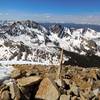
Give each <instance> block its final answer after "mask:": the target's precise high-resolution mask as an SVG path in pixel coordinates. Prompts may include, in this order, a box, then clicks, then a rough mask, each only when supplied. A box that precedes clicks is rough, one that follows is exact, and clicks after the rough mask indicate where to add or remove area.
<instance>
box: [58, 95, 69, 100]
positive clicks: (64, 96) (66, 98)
mask: <svg viewBox="0 0 100 100" xmlns="http://www.w3.org/2000/svg"><path fill="white" fill-rule="evenodd" d="M70 99H71V96H70V95H66V94H62V95H61V96H60V100H70Z"/></svg>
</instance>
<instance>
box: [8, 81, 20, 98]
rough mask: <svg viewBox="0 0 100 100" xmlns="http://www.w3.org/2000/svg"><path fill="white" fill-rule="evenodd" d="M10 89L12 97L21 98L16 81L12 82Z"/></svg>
mask: <svg viewBox="0 0 100 100" xmlns="http://www.w3.org/2000/svg"><path fill="white" fill-rule="evenodd" d="M9 89H10V94H11V98H12V99H16V100H20V98H21V95H20V90H19V88H18V86H17V85H16V84H15V83H11V84H10V85H9Z"/></svg>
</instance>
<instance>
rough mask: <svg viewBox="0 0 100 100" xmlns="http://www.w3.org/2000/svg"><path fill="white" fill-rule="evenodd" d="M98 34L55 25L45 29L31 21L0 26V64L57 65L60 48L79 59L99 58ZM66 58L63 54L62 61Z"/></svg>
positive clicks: (88, 30)
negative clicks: (34, 63) (26, 62)
mask: <svg viewBox="0 0 100 100" xmlns="http://www.w3.org/2000/svg"><path fill="white" fill-rule="evenodd" d="M99 40H100V32H96V31H94V30H92V29H89V28H87V29H83V28H81V29H74V28H67V27H62V26H61V25H59V24H55V25H52V26H50V27H49V28H48V29H46V28H45V27H44V26H42V25H40V24H39V23H36V22H34V21H30V20H27V21H17V22H13V23H6V24H3V25H2V24H1V25H0V60H1V61H31V62H41V63H47V64H58V63H59V59H60V50H61V48H62V49H64V50H65V51H68V52H73V53H77V54H79V55H89V56H91V55H97V56H100V43H99ZM69 58H70V57H69V56H66V54H64V60H68V59H69Z"/></svg>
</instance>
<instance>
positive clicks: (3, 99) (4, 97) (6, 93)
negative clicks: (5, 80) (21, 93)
mask: <svg viewBox="0 0 100 100" xmlns="http://www.w3.org/2000/svg"><path fill="white" fill-rule="evenodd" d="M0 100H11V98H10V93H9V91H8V90H5V91H3V92H2V94H1V97H0Z"/></svg>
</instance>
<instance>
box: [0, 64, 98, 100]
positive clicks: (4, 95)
mask: <svg viewBox="0 0 100 100" xmlns="http://www.w3.org/2000/svg"><path fill="white" fill-rule="evenodd" d="M12 66H13V68H14V72H13V71H12V72H11V74H10V78H9V79H6V80H4V81H2V82H0V84H1V85H0V100H100V68H82V67H79V66H71V65H69V66H63V67H62V70H61V73H60V76H61V78H57V72H58V68H59V66H54V65H51V66H49V65H48V66H47V65H31V64H30V65H25V64H24V65H18V64H17V65H16V64H15V65H12ZM15 72H16V73H15ZM29 72H30V73H31V74H28V73H29ZM18 73H19V74H18ZM37 73H38V74H37ZM27 74H28V76H27ZM13 76H19V77H13Z"/></svg>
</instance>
